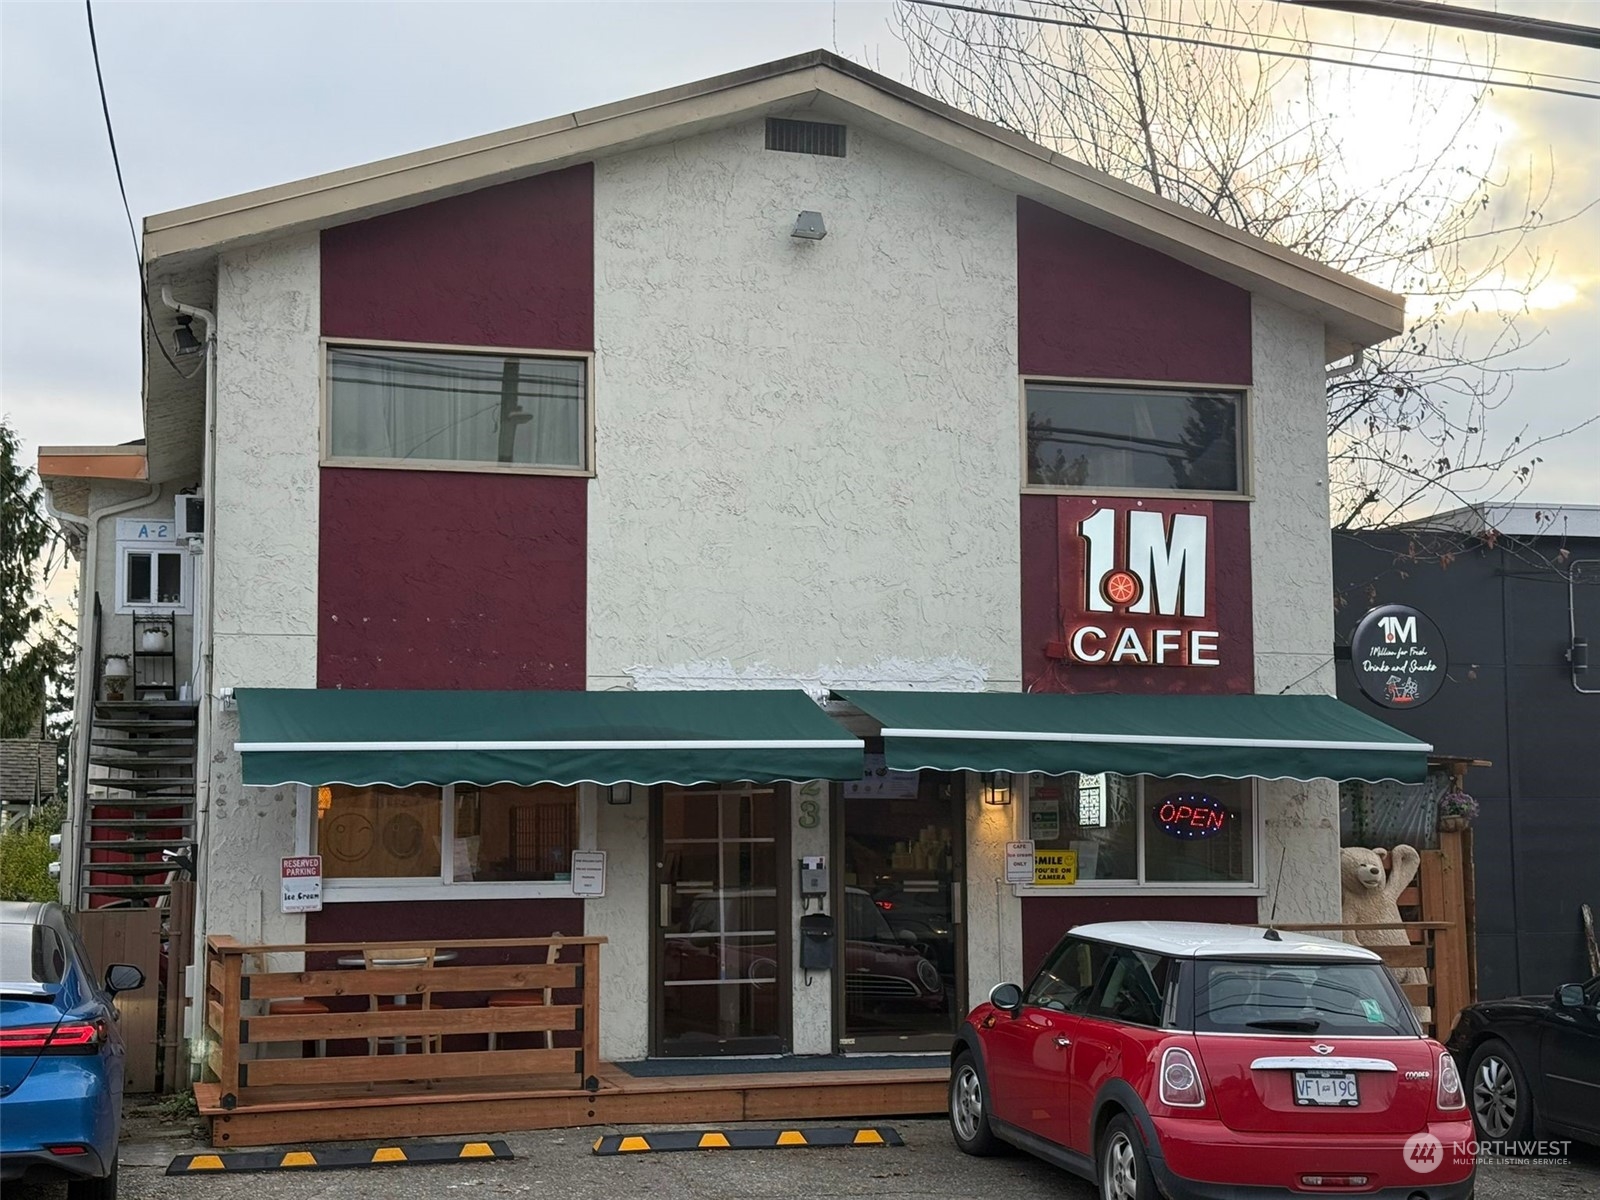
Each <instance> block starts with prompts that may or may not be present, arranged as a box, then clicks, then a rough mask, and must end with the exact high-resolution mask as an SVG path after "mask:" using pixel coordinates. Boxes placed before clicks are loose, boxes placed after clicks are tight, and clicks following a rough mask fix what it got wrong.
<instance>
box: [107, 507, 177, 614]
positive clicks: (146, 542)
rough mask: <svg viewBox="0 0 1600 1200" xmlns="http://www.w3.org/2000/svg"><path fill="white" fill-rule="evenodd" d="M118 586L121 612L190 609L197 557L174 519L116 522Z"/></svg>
mask: <svg viewBox="0 0 1600 1200" xmlns="http://www.w3.org/2000/svg"><path fill="white" fill-rule="evenodd" d="M116 586H117V593H116V594H117V612H119V613H131V612H135V611H137V612H161V613H186V612H189V611H190V606H191V600H190V597H191V594H192V589H193V586H194V558H193V556H192V555H190V553H189V551H188V550H187V549H186V548H185V547H183V546H181V545H179V544H178V541H177V538H176V533H175V530H174V528H173V525H172V522H171V521H156V520H144V519H140V518H123V519H119V520H118V521H117V579H116Z"/></svg>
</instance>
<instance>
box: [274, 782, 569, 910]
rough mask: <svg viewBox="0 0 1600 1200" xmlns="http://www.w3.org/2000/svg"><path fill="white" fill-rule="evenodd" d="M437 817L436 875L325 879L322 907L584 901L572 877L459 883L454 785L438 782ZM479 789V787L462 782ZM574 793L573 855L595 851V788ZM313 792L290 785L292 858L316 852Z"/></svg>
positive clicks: (314, 795) (312, 789)
mask: <svg viewBox="0 0 1600 1200" xmlns="http://www.w3.org/2000/svg"><path fill="white" fill-rule="evenodd" d="M429 786H438V788H439V791H440V793H441V809H440V815H439V826H440V828H439V846H440V851H439V874H438V875H437V876H429V877H427V878H416V879H382V878H368V879H329V878H327V877H326V876H324V878H323V881H322V901H323V903H324V904H349V903H374V902H377V903H381V902H386V901H391V900H570V899H583V898H584V897H580V896H578V895H577V893H575V892H574V891H573V890H572V880H571V879H547V880H534V879H523V880H519V879H504V880H494V881H478V880H473V881H465V880H463V881H460V882H457V881H456V880H455V878H454V873H455V859H454V855H452V854H451V853H450V852H449V848H450V846H451V839H452V838H453V837H454V835H455V811H456V806H455V802H456V785H455V784H453V783H451V784H441V785H429ZM465 786H468V787H480V786H483V785H479V784H467V785H465ZM575 786H576V790H577V797H576V804H577V809H578V813H577V819H578V837H577V842H576V844H575V845H574V846H573V847H572V848H573V851H574V852H577V851H582V850H594V849H597V848H598V847H597V846H596V845H595V840H596V824H597V819H598V817H597V814H598V811H599V810H598V808H597V807H596V804H597V791H596V787H595V785H594V784H589V783H580V784H577V785H575ZM316 830H317V798H316V789H315V788H313V787H311V786H309V785H307V784H296V785H295V854H296V855H302V856H303V855H309V854H320V853H321V850H320V848H319V847H318V846H317V844H316Z"/></svg>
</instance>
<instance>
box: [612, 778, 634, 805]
mask: <svg viewBox="0 0 1600 1200" xmlns="http://www.w3.org/2000/svg"><path fill="white" fill-rule="evenodd" d="M606 802H607V803H608V804H632V803H633V784H631V783H613V784H612V785H611V794H610V795H609V796H607V797H606Z"/></svg>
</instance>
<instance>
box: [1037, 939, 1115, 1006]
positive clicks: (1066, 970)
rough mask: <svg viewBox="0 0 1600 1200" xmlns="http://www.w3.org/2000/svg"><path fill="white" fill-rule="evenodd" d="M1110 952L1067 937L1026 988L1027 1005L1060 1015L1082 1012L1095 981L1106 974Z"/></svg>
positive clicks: (1092, 944) (1098, 944)
mask: <svg viewBox="0 0 1600 1200" xmlns="http://www.w3.org/2000/svg"><path fill="white" fill-rule="evenodd" d="M1109 953H1110V952H1109V951H1108V950H1107V949H1106V947H1104V946H1102V945H1101V944H1100V943H1099V942H1084V941H1080V940H1078V939H1077V938H1066V939H1065V940H1063V941H1062V943H1061V944H1060V945H1059V946H1057V947H1056V948H1055V951H1054V952H1053V953H1052V954H1051V955H1050V957H1049V958H1048V959H1046V960H1045V964H1044V967H1043V969H1042V970H1040V972H1039V973H1038V974H1037V975H1035V976H1034V978H1033V982H1032V983H1031V984H1029V985H1028V994H1027V997H1026V1002H1027V1003H1028V1004H1030V1005H1032V1006H1033V1007H1035V1008H1053V1009H1056V1010H1057V1011H1059V1012H1081V1011H1083V1009H1084V1006H1085V1005H1087V1004H1088V1002H1089V995H1090V993H1091V992H1093V991H1094V984H1095V980H1097V979H1098V978H1100V976H1101V974H1102V973H1103V972H1104V971H1105V965H1106V958H1107V956H1108V954H1109Z"/></svg>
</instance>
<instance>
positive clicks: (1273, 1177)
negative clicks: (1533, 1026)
mask: <svg viewBox="0 0 1600 1200" xmlns="http://www.w3.org/2000/svg"><path fill="white" fill-rule="evenodd" d="M950 1129H951V1132H952V1133H953V1134H954V1136H955V1140H956V1145H957V1146H959V1147H960V1148H961V1149H962V1150H964V1151H966V1152H967V1153H968V1154H991V1153H994V1152H996V1151H997V1150H999V1149H1000V1144H1001V1143H1002V1142H1004V1143H1009V1144H1011V1145H1013V1146H1016V1147H1018V1148H1020V1149H1023V1150H1027V1151H1029V1152H1030V1153H1033V1154H1037V1155H1038V1156H1039V1157H1041V1158H1044V1159H1047V1160H1049V1161H1050V1162H1053V1163H1056V1164H1057V1165H1059V1166H1062V1167H1065V1168H1066V1169H1067V1170H1069V1171H1072V1172H1073V1173H1075V1174H1077V1175H1081V1176H1083V1177H1084V1178H1085V1179H1089V1180H1093V1181H1096V1182H1097V1183H1098V1184H1099V1186H1100V1195H1101V1197H1102V1200H1156V1198H1157V1197H1163V1196H1164V1197H1168V1198H1169V1200H1189V1198H1191V1197H1193V1198H1195V1200H1239V1198H1255V1197H1263V1198H1265V1197H1273V1196H1297V1197H1304V1196H1349V1195H1355V1196H1378V1197H1384V1198H1385V1200H1390V1198H1392V1200H1468V1198H1470V1197H1471V1196H1472V1188H1473V1176H1474V1171H1475V1160H1474V1154H1473V1141H1472V1139H1473V1132H1472V1121H1471V1118H1470V1117H1469V1115H1468V1113H1467V1106H1466V1098H1465V1096H1464V1095H1463V1094H1462V1089H1461V1078H1460V1076H1459V1075H1458V1074H1457V1072H1456V1066H1455V1062H1454V1061H1453V1060H1452V1059H1451V1057H1450V1055H1449V1053H1448V1052H1446V1050H1445V1049H1444V1047H1443V1046H1441V1045H1440V1044H1439V1043H1438V1042H1436V1041H1434V1040H1433V1039H1431V1038H1428V1037H1424V1036H1423V1034H1422V1030H1421V1029H1420V1028H1419V1027H1418V1025H1417V1022H1416V1018H1415V1017H1414V1016H1413V1015H1412V1012H1411V1008H1410V1006H1409V1005H1408V1004H1407V1002H1406V998H1405V994H1404V992H1403V991H1402V990H1401V988H1400V985H1399V984H1398V983H1397V982H1396V981H1395V979H1394V977H1393V976H1392V975H1391V974H1390V973H1389V971H1388V969H1387V968H1385V967H1384V965H1383V964H1382V962H1381V961H1380V960H1379V958H1378V956H1377V955H1376V954H1374V953H1373V952H1372V951H1370V950H1367V949H1364V948H1362V947H1360V946H1352V945H1347V944H1345V943H1343V942H1334V941H1329V940H1327V939H1324V938H1317V937H1309V936H1307V935H1305V934H1298V933H1281V934H1280V933H1278V932H1277V931H1274V930H1264V929H1255V928H1250V927H1247V926H1235V925H1199V924H1187V923H1184V922H1169V921H1119V922H1109V923H1105V924H1097V925H1080V926H1079V927H1078V928H1076V929H1074V930H1073V931H1072V932H1071V933H1069V934H1068V935H1067V936H1066V937H1064V938H1062V939H1061V942H1060V944H1059V945H1057V946H1056V948H1055V949H1054V950H1053V951H1051V953H1050V956H1049V958H1047V959H1046V960H1045V964H1044V968H1043V969H1042V970H1041V971H1040V972H1039V973H1038V975H1036V976H1035V977H1034V980H1033V982H1032V983H1030V984H1029V985H1028V987H1027V990H1026V991H1024V990H1023V989H1021V988H1019V987H1017V985H1016V984H1011V983H1002V984H1000V985H999V986H998V987H996V988H995V989H994V991H993V992H991V993H990V995H989V1002H988V1003H987V1004H981V1005H979V1006H978V1007H977V1008H976V1009H974V1010H973V1011H972V1013H971V1015H970V1016H968V1018H967V1021H966V1024H965V1025H963V1026H962V1028H961V1031H960V1033H959V1034H958V1035H957V1037H956V1043H955V1048H954V1050H953V1053H952V1068H951V1073H950Z"/></svg>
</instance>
